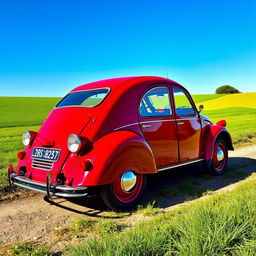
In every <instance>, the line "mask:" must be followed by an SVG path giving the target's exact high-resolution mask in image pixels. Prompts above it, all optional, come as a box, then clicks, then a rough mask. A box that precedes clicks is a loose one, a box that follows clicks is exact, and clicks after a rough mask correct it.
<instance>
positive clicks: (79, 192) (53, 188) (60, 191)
mask: <svg viewBox="0 0 256 256" xmlns="http://www.w3.org/2000/svg"><path fill="white" fill-rule="evenodd" d="M8 178H9V182H10V185H12V184H14V185H17V186H19V187H22V188H27V189H30V190H34V191H38V192H43V193H47V194H49V195H55V196H61V197H81V196H86V195H87V194H88V192H87V187H70V186H64V185H58V184H56V185H49V186H47V184H45V183H41V182H37V181H34V180H31V179H27V178H25V177H23V176H20V175H17V174H14V173H10V172H8Z"/></svg>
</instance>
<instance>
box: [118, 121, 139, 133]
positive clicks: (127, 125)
mask: <svg viewBox="0 0 256 256" xmlns="http://www.w3.org/2000/svg"><path fill="white" fill-rule="evenodd" d="M138 124H139V123H132V124H126V125H123V126H120V127H118V128H115V129H114V131H117V130H119V129H122V128H125V127H129V126H133V125H138Z"/></svg>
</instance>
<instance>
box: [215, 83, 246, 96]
mask: <svg viewBox="0 0 256 256" xmlns="http://www.w3.org/2000/svg"><path fill="white" fill-rule="evenodd" d="M215 93H216V94H231V93H241V92H240V91H239V90H237V89H236V88H234V87H232V86H230V85H223V86H220V87H218V88H217V89H216V91H215Z"/></svg>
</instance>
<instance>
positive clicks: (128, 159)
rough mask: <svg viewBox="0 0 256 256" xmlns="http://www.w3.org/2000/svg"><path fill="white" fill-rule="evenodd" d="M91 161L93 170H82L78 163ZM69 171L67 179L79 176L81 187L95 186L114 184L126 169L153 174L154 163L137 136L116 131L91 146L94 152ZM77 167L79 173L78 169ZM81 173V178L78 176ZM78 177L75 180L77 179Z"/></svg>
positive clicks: (147, 149)
mask: <svg viewBox="0 0 256 256" xmlns="http://www.w3.org/2000/svg"><path fill="white" fill-rule="evenodd" d="M86 159H90V160H91V162H92V168H91V170H89V171H85V172H84V171H81V162H83V161H84V160H86ZM76 163H77V164H75V166H74V165H73V166H72V170H70V171H69V172H68V176H70V177H69V178H68V179H69V180H70V179H72V177H71V176H73V179H76V177H75V176H76V174H75V173H79V174H80V175H78V176H80V178H79V179H80V184H78V185H81V186H98V185H105V184H110V183H113V182H114V181H115V180H116V179H117V178H118V176H119V175H120V174H121V173H122V172H124V171H125V170H127V169H132V170H136V171H137V172H138V173H145V174H146V173H156V172H157V169H156V164H155V160H154V156H153V153H152V150H151V148H150V146H149V145H148V143H147V142H146V141H145V140H144V139H143V138H142V137H140V136H138V135H137V134H136V133H133V132H130V131H116V132H112V133H109V134H107V135H105V136H103V137H102V138H100V139H99V140H98V141H97V142H95V143H94V144H93V149H92V151H90V152H89V153H88V154H86V155H84V156H83V157H79V160H77V161H76ZM79 168H80V170H78V169H79ZM81 172H83V177H81ZM77 178H78V177H77Z"/></svg>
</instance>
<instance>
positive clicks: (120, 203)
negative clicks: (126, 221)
mask: <svg viewBox="0 0 256 256" xmlns="http://www.w3.org/2000/svg"><path fill="white" fill-rule="evenodd" d="M136 175H137V180H139V181H138V182H137V181H136V182H137V183H136V185H135V187H134V189H133V190H132V191H131V192H129V193H126V192H125V191H122V193H123V195H122V196H123V197H122V198H121V197H120V195H119V194H120V193H118V192H117V189H116V187H117V186H118V183H119V182H120V180H121V177H122V175H121V176H120V177H119V178H118V179H117V180H116V181H115V182H114V183H112V184H108V185H105V186H102V187H101V188H100V196H101V198H102V201H103V202H104V204H105V205H106V206H107V207H109V208H110V209H112V210H115V211H118V210H119V211H120V210H121V211H122V210H128V209H131V208H133V207H134V206H136V205H137V204H138V203H139V202H140V200H141V197H142V195H143V192H144V190H145V188H146V183H147V176H146V175H144V174H136ZM138 177H139V179H138ZM126 195H127V198H126V197H125V196H126Z"/></svg>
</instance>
